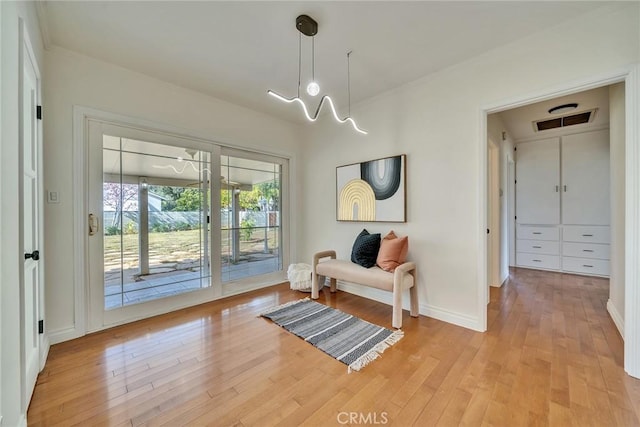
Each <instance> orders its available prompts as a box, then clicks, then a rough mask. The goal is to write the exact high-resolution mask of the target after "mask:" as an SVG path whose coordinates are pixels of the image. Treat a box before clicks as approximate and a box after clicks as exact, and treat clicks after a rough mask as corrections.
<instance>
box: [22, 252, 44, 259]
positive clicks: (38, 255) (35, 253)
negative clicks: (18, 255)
mask: <svg viewBox="0 0 640 427" xmlns="http://www.w3.org/2000/svg"><path fill="white" fill-rule="evenodd" d="M29 258H33V260H34V261H38V260H39V259H40V251H33V252H31V253H30V254H24V259H29Z"/></svg>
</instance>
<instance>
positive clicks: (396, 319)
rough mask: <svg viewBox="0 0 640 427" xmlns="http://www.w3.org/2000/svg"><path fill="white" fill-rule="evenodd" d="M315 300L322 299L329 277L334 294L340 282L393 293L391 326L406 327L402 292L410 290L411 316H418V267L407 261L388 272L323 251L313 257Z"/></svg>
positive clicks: (313, 297)
mask: <svg viewBox="0 0 640 427" xmlns="http://www.w3.org/2000/svg"><path fill="white" fill-rule="evenodd" d="M311 272H312V278H311V298H312V299H318V297H319V293H320V286H319V284H320V283H321V282H322V283H323V284H324V280H325V277H329V278H330V279H331V281H330V290H331V292H335V291H336V280H343V281H345V282H351V283H357V284H359V285H365V286H370V287H372V288H377V289H383V290H385V291H391V292H393V316H392V318H391V319H392V321H391V325H392V326H393V327H394V328H398V329H399V328H401V327H402V292H403V291H404V290H406V289H409V297H410V303H411V305H410V306H411V310H410V313H411V316H412V317H418V289H417V286H416V284H417V280H416V277H417V276H416V265H415V263H413V262H405V263H404V264H401V265H400V266H398V267H397V268H396V269H395V271H394V272H393V273H391V272H388V271H384V270H382V269H381V268H380V267H377V266H375V267H371V268H364V267H361V266H359V265H358V264H355V263H353V262H351V261H345V260H339V259H336V252H335V251H322V252H318V253H316V254H315V255H314V256H313V263H312V265H311Z"/></svg>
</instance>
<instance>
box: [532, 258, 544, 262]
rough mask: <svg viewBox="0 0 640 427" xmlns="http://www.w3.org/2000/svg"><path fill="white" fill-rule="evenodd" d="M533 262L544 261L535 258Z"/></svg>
mask: <svg viewBox="0 0 640 427" xmlns="http://www.w3.org/2000/svg"><path fill="white" fill-rule="evenodd" d="M533 262H542V260H540V259H534V260H533Z"/></svg>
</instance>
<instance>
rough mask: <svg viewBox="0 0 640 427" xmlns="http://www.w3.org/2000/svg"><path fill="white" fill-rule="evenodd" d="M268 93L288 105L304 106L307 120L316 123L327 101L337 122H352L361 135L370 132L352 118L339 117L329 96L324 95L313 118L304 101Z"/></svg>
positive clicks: (271, 92)
mask: <svg viewBox="0 0 640 427" xmlns="http://www.w3.org/2000/svg"><path fill="white" fill-rule="evenodd" d="M267 93H268V94H269V95H271V96H273V97H274V98H276V99H279V100H280V101H283V102H286V103H287V104H291V103H293V102H298V103H299V104H300V105H301V106H302V110H303V111H304V115H305V116H306V117H307V120H309V121H310V122H315V121H316V120H318V114H320V110H321V109H322V106H323V105H324V101H327V102H328V103H329V105H330V106H331V112H332V113H333V117H334V118H335V119H336V121H338V122H340V123H346V122H350V123H351V125H352V126H353V128H354V129H355V130H356V131H358V132H360V133H361V134H364V135H367V134H368V133H369V132H367V131H366V130H362V129H360V128H359V127H358V125H357V124H356V122H355V121H354V120H353V119H352V118H351V117H345V118H344V119H341V118H340V117H339V116H338V113H337V112H336V107H335V106H334V105H333V101H332V100H331V97H329V95H323V96H322V99H321V100H320V104H318V108H317V109H316V113H315V114H314V116H313V117H311V115H310V114H309V110H307V105H306V104H305V103H304V101H303V100H302V99H300V98H299V97H297V96H296V97H294V98H286V97H284V96H282V95H280V94H279V93H276V92H274V91H272V90H268V91H267Z"/></svg>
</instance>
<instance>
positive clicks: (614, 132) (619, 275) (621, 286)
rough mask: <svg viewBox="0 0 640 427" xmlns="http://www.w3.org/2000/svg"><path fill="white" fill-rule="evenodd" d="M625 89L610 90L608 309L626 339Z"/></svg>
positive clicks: (613, 87)
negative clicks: (609, 260) (609, 264)
mask: <svg viewBox="0 0 640 427" xmlns="http://www.w3.org/2000/svg"><path fill="white" fill-rule="evenodd" d="M624 90H625V85H624V83H618V84H615V85H612V86H610V87H609V156H610V164H611V168H610V170H611V276H610V281H609V301H608V302H607V309H608V310H609V313H610V315H611V318H612V319H613V320H614V322H615V324H616V326H617V327H618V330H619V331H620V335H622V336H623V337H624V299H625V298H624V293H625V273H624V266H625V260H624V253H625V251H624V245H625V235H624V234H625V233H624V231H625V226H624V223H625V106H624V104H625V96H624Z"/></svg>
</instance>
